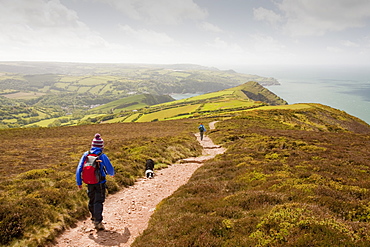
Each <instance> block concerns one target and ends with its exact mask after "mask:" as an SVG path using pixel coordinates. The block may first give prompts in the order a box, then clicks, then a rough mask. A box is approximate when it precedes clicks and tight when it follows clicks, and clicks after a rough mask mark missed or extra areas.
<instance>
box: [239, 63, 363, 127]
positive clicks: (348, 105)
mask: <svg viewBox="0 0 370 247" xmlns="http://www.w3.org/2000/svg"><path fill="white" fill-rule="evenodd" d="M233 70H235V71H236V72H238V73H245V74H253V75H259V76H264V77H273V78H275V79H277V80H278V82H279V83H280V85H274V86H266V88H267V89H269V90H270V91H272V92H273V93H275V94H276V95H278V96H279V97H280V98H283V99H284V100H285V101H287V102H288V103H289V104H295V103H320V104H324V105H328V106H330V107H333V108H336V109H339V110H343V111H345V112H346V113H348V114H350V115H352V116H355V117H358V118H360V119H361V120H363V121H365V122H366V123H368V124H370V67H369V66H239V67H235V68H233Z"/></svg>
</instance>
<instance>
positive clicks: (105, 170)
mask: <svg viewBox="0 0 370 247" xmlns="http://www.w3.org/2000/svg"><path fill="white" fill-rule="evenodd" d="M102 151H103V148H100V147H92V148H91V149H90V153H94V154H99V153H101V152H102ZM88 154H89V151H86V152H85V153H84V154H83V155H82V157H81V159H80V162H79V163H78V166H77V169H76V183H77V185H78V186H80V185H82V177H81V175H82V169H83V165H84V161H85V158H86V156H87V155H88ZM100 160H101V161H102V162H101V163H100V172H101V174H102V176H104V177H105V176H106V175H107V174H108V175H110V176H114V168H113V166H112V164H111V163H110V160H109V158H108V156H107V155H106V154H104V153H103V154H101V155H100ZM105 182H106V180H103V181H101V182H99V184H102V183H105Z"/></svg>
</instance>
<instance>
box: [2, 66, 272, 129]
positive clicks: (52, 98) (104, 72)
mask: <svg viewBox="0 0 370 247" xmlns="http://www.w3.org/2000/svg"><path fill="white" fill-rule="evenodd" d="M248 81H255V82H258V83H259V84H260V85H272V84H278V82H277V81H276V80H275V79H273V78H265V77H260V76H256V75H247V74H240V73H236V72H235V71H232V70H227V71H222V70H218V69H216V68H209V67H204V66H199V65H191V64H175V65H145V64H142V65H138V64H83V63H52V62H0V100H1V101H2V102H3V104H2V105H1V106H0V111H1V112H2V113H3V114H2V116H1V117H0V120H1V122H0V128H14V127H23V126H27V127H30V126H60V125H73V124H78V123H80V122H81V121H80V120H82V121H84V119H87V118H90V119H93V118H96V116H91V115H90V114H92V113H94V114H107V113H117V112H119V111H121V110H133V109H139V108H142V107H147V106H151V105H155V104H159V103H164V102H167V101H172V100H173V99H172V98H170V97H169V96H168V95H170V94H173V93H177V94H186V93H195V94H205V93H209V92H216V91H220V90H223V89H227V88H230V87H235V86H238V85H241V84H243V83H245V82H248ZM138 95H144V96H138ZM149 95H151V96H149ZM166 95H167V96H166ZM249 96H250V97H251V98H253V100H258V101H264V99H263V98H261V99H257V98H254V97H255V96H252V95H249ZM138 98H140V99H138ZM108 103H109V104H108ZM106 104H108V105H106ZM103 105H105V106H103ZM92 108H94V110H90V109H92ZM87 115H89V116H87Z"/></svg>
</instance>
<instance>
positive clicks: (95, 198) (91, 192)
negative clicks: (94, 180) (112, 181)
mask: <svg viewBox="0 0 370 247" xmlns="http://www.w3.org/2000/svg"><path fill="white" fill-rule="evenodd" d="M87 195H88V196H89V211H90V213H91V216H92V219H93V221H94V222H95V223H100V222H102V221H103V203H104V201H105V183H103V184H88V185H87Z"/></svg>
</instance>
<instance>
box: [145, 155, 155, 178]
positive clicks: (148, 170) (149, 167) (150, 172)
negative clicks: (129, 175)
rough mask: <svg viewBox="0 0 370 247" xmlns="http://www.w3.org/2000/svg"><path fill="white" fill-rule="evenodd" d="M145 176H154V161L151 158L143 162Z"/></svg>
mask: <svg viewBox="0 0 370 247" xmlns="http://www.w3.org/2000/svg"><path fill="white" fill-rule="evenodd" d="M145 176H146V177H147V178H153V177H154V161H153V160H152V159H147V160H146V164H145Z"/></svg>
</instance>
